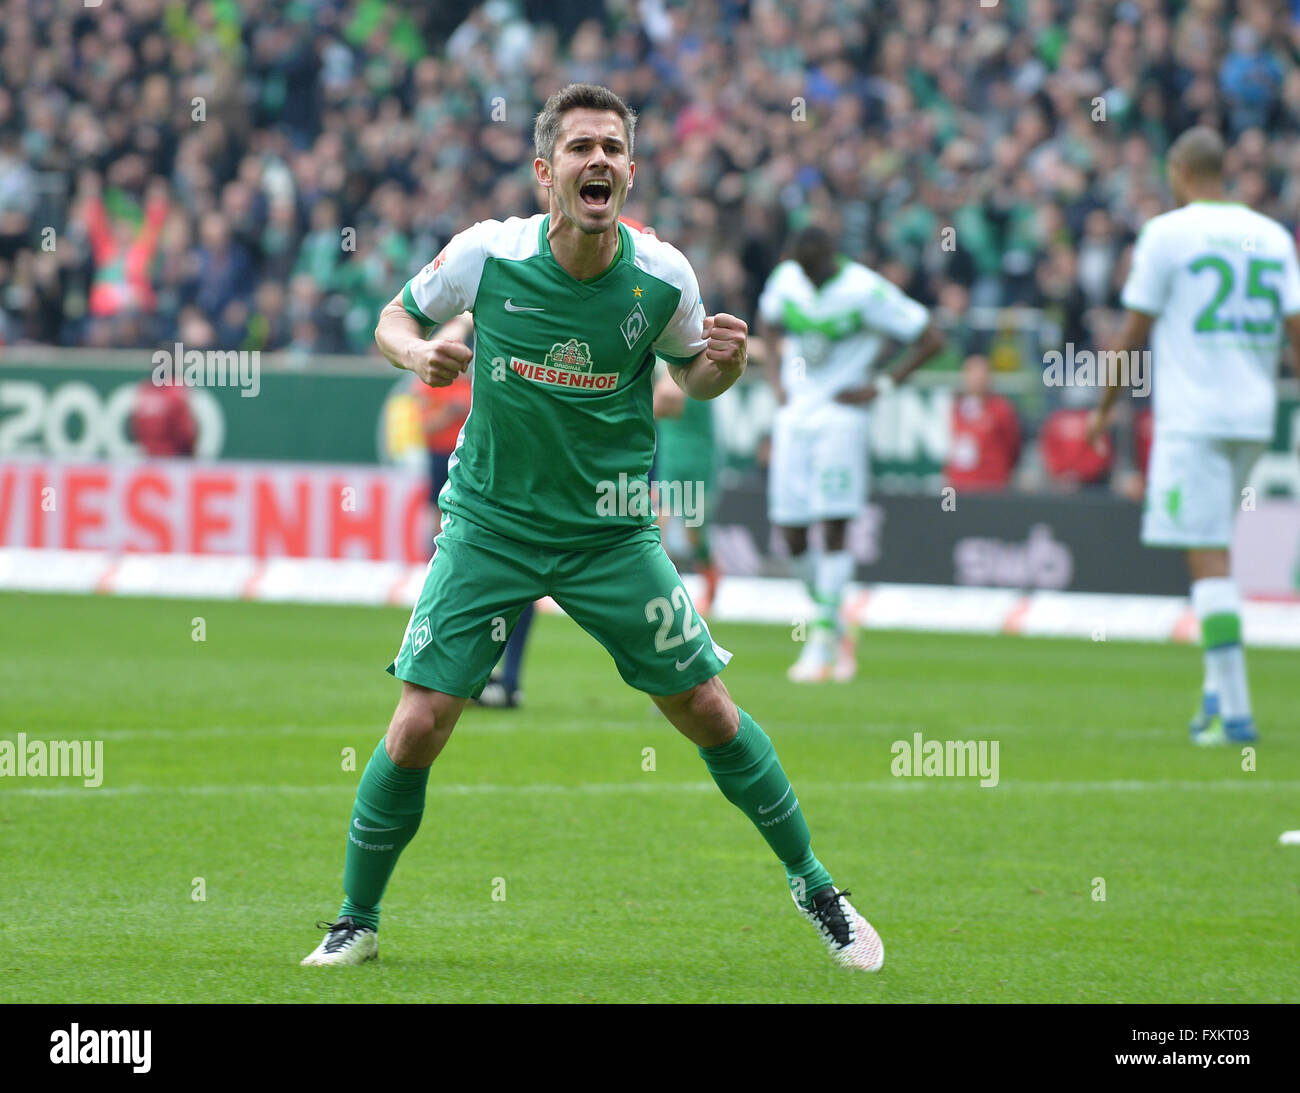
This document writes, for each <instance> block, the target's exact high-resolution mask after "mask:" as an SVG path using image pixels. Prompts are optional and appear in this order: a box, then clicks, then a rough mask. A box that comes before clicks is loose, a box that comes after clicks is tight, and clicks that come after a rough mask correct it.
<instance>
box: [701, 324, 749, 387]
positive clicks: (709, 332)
mask: <svg viewBox="0 0 1300 1093" xmlns="http://www.w3.org/2000/svg"><path fill="white" fill-rule="evenodd" d="M704 337H705V338H707V339H708V345H707V346H705V349H704V356H705V357H706V358H708V359H709V360H710V361H712V362H713V365H714V367H715V368H717V370H718V371H719V372H723V373H734V374H736V375H739V374H740V373H741V372H743V371H744V370H745V358H746V343H747V341H748V338H749V327H748V326H747V325H746V324H745V320H744V319H738V318H736V316H734V315H728V314H727V313H726V312H725V311H720V312H718V314H716V315H706V316H705V317H704Z"/></svg>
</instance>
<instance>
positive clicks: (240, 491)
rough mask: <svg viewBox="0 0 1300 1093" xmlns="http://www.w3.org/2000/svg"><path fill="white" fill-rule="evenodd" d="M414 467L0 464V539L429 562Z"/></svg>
mask: <svg viewBox="0 0 1300 1093" xmlns="http://www.w3.org/2000/svg"><path fill="white" fill-rule="evenodd" d="M427 496H428V486H427V482H426V479H425V478H424V477H423V476H422V475H420V474H419V473H418V472H414V471H411V470H407V469H404V468H391V467H390V468H379V467H361V466H342V465H328V464H326V465H322V464H306V463H303V464H293V463H192V462H184V461H179V460H178V461H171V460H160V461H157V462H144V463H138V464H121V463H117V464H105V463H91V464H74V463H51V462H49V461H45V460H40V461H30V462H26V461H12V460H11V461H5V462H0V547H3V546H7V547H27V548H35V549H41V548H56V549H62V550H102V551H110V552H114V553H132V552H150V553H161V554H171V553H184V554H233V555H244V556H251V557H255V558H276V557H289V558H361V559H366V560H370V561H401V562H412V563H414V562H422V561H427V560H428V557H429V553H430V549H431V545H430V542H429V535H428V530H427V519H426V503H427Z"/></svg>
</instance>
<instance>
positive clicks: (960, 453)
mask: <svg viewBox="0 0 1300 1093" xmlns="http://www.w3.org/2000/svg"><path fill="white" fill-rule="evenodd" d="M961 380H962V386H961V391H960V393H959V394H958V395H957V396H956V397H955V398H954V399H953V404H952V427H951V432H952V440H951V445H952V446H951V448H950V449H949V456H948V464H947V466H946V467H944V476H945V478H946V479H947V482H948V484H949V485H950V486H955V487H956V488H957V489H958V490H1004V489H1006V488H1007V487H1008V486H1009V485H1010V484H1011V475H1012V472H1013V471H1014V470H1015V469H1016V463H1017V461H1018V460H1019V459H1020V421H1019V419H1018V418H1017V416H1016V408H1015V407H1014V406H1013V405H1012V404H1011V402H1010V400H1009V399H1005V398H1003V397H1002V396H1001V395H995V394H993V393H992V379H991V374H990V370H989V362H988V358H986V357H980V356H973V357H967V358H966V360H965V361H964V362H963V364H962V370H961Z"/></svg>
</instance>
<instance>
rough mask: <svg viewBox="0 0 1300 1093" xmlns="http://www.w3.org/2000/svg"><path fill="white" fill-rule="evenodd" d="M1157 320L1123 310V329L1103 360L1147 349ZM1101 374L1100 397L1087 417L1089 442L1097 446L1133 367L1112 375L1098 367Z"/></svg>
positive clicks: (1130, 355) (1121, 369)
mask: <svg viewBox="0 0 1300 1093" xmlns="http://www.w3.org/2000/svg"><path fill="white" fill-rule="evenodd" d="M1154 322H1155V319H1154V317H1152V316H1151V315H1144V314H1143V313H1142V312H1140V311H1126V312H1125V313H1124V328H1123V329H1122V330H1121V331H1120V334H1119V337H1118V338H1117V339H1116V340H1115V342H1114V344H1113V345H1111V347H1110V349H1109V351H1108V352H1109V354H1111V355H1110V356H1108V357H1105V358H1104V359H1108V360H1114V359H1115V358H1114V356H1113V354H1115V353H1123V354H1125V357H1126V358H1127V359H1130V360H1131V359H1132V354H1134V353H1140V352H1142V350H1143V349H1145V348H1146V345H1147V339H1148V338H1149V337H1150V335H1151V327H1152V324H1153V323H1154ZM1098 371H1099V372H1100V373H1101V375H1100V379H1101V384H1102V391H1101V399H1100V400H1099V401H1098V402H1097V405H1096V406H1095V407H1094V408H1093V411H1092V413H1091V414H1090V415H1089V417H1088V441H1089V442H1090V443H1091V444H1092V445H1093V446H1094V447H1096V446H1097V445H1098V444H1100V442H1101V437H1102V435H1103V434H1104V433H1105V432H1106V429H1107V426H1108V425H1109V421H1108V419H1109V417H1110V411H1111V408H1112V407H1113V406H1114V405H1115V400H1116V399H1118V398H1119V394H1120V392H1121V391H1122V390H1124V388H1125V387H1127V386H1128V380H1129V378H1130V376H1131V374H1132V372H1133V369H1131V368H1128V369H1125V368H1120V369H1116V370H1115V374H1113V375H1112V374H1109V372H1110V370H1109V369H1108V370H1106V371H1102V370H1101V369H1099V370H1098Z"/></svg>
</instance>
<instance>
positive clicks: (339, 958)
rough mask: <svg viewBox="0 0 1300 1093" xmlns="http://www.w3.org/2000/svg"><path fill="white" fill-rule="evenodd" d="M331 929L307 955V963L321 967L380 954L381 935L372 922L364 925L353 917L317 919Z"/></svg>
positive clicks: (326, 928) (308, 965) (323, 928)
mask: <svg viewBox="0 0 1300 1093" xmlns="http://www.w3.org/2000/svg"><path fill="white" fill-rule="evenodd" d="M316 925H317V926H319V927H320V928H321V929H322V930H328V931H329V933H327V934H326V935H325V940H324V941H322V942H321V943H320V944H319V945H317V946H316V948H315V949H314V950H313V951H312V952H311V953H309V954H308V955H307V956H305V957H303V959H302V964H303V967H313V966H315V967H320V966H323V965H327V964H330V965H333V964H364V963H365V962H366V961H367V960H377V959H378V958H379V935H378V934H377V933H375V931H374V930H372V929H371V928H370V927H369V926H362V925H361V924H360V923H358V922H356V921H354V920H353V919H352V918H349V917H344V918H341V919H339V920H338V922H318V923H316Z"/></svg>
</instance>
